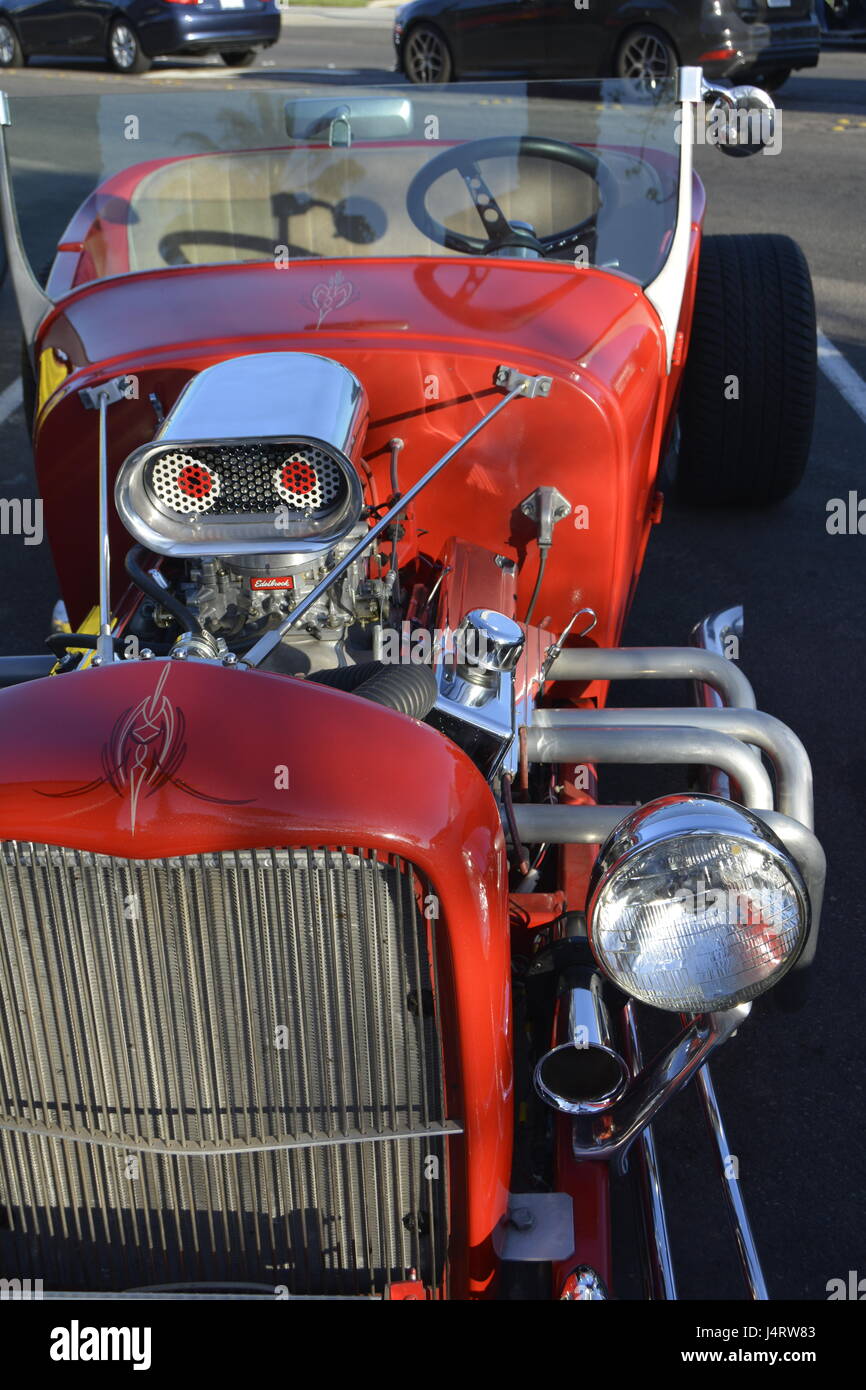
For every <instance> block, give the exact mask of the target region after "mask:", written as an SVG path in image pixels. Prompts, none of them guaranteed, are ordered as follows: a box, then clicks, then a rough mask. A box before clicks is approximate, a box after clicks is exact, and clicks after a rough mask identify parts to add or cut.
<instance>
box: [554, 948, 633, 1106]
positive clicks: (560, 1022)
mask: <svg viewBox="0 0 866 1390" xmlns="http://www.w3.org/2000/svg"><path fill="white" fill-rule="evenodd" d="M578 977H580V978H578ZM602 989H603V977H602V975H601V974H600V972H599V971H598V970H595V969H593V968H592V967H591V966H586V967H583V968H580V967H577V968H575V969H573V970H571V971H570V972H569V974H568V977H567V980H566V983H565V988H564V989H563V990H562V991H561V993H560V994H559V997H558V999H557V1002H556V1013H555V1016H554V1024H553V1046H552V1047H551V1048H550V1050H549V1051H548V1052H545V1054H544V1056H543V1057H542V1058H540V1060H539V1061H538V1063H537V1064H536V1067H535V1075H534V1077H533V1081H534V1084H535V1089H536V1091H537V1093H538V1095H539V1096H540V1097H541V1099H542V1100H543V1101H544V1102H545V1103H546V1104H547V1105H549V1106H551V1107H552V1109H554V1110H558V1111H560V1113H562V1114H565V1115H595V1114H598V1113H599V1111H602V1110H607V1109H609V1107H610V1106H612V1105H613V1104H614V1103H615V1101H617V1100H618V1099H619V1097H620V1096H621V1095H622V1093H623V1091H624V1090H625V1087H626V1084H627V1082H628V1076H629V1072H628V1067H627V1065H626V1063H625V1061H624V1059H623V1058H622V1057H621V1056H620V1054H619V1053H618V1052H617V1050H616V1048H615V1047H614V1046H613V1043H612V1033H611V1026H610V1016H609V1014H608V1010H607V1005H606V1004H605V1002H604V997H603V992H602Z"/></svg>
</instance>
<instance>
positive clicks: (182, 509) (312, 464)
mask: <svg viewBox="0 0 866 1390" xmlns="http://www.w3.org/2000/svg"><path fill="white" fill-rule="evenodd" d="M368 418H369V411H368V406H367V399H366V394H365V392H364V388H363V387H362V385H361V383H360V382H359V381H358V379H357V377H356V376H354V374H353V373H352V372H350V371H349V370H348V369H347V368H346V367H344V366H342V365H341V364H340V363H338V362H334V361H332V360H331V359H330V358H326V357H319V356H315V355H313V354H312V353H305V352H268V353H254V354H250V355H249V356H245V357H236V358H231V359H228V360H226V361H224V362H218V363H216V364H215V365H214V366H212V367H208V368H206V369H205V370H204V371H202V372H199V374H198V375H197V376H195V377H193V379H192V380H191V381H190V382H189V383H188V384H187V386H186V387H185V388H184V389H183V391H182V392H181V394H180V396H179V397H178V400H177V402H176V403H175V405H174V407H173V408H172V410H171V411H170V412H169V414H168V415H167V416H166V418H165V420H164V421H163V423H162V424H161V426H160V428H159V430H158V432H157V434H156V436H155V438H154V440H153V441H152V443H150V444H147V445H144V446H143V447H142V448H140V449H137V450H135V451H134V453H132V454H130V456H129V458H128V459H127V460H126V462H125V463H124V465H123V467H122V468H121V470H120V472H119V474H118V479H117V486H116V502H117V509H118V512H119V514H120V516H121V518H122V520H123V522H124V524H125V525H126V527H127V529H128V530H129V531H130V532H131V534H132V535H133V536H134V537H135V538H136V540H138V541H139V542H140V543H141V544H142V545H143V546H145V547H146V548H147V549H148V550H151V551H155V552H156V553H157V554H161V555H166V556H170V557H177V558H184V559H186V560H188V561H189V562H190V569H189V574H188V579H187V581H186V583H185V585H184V588H185V592H186V599H187V602H188V604H189V606H190V607H191V608H192V609H193V611H195V612H196V613H197V614H198V615H199V616H200V617H201V619H202V620H203V621H204V622H205V623H206V624H207V625H208V627H211V628H212V629H213V630H215V631H222V633H223V635H227V634H228V633H229V632H234V633H239V632H241V631H243V630H244V628H245V627H248V626H250V625H252V626H253V627H256V626H258V625H260V624H261V623H262V622H267V620H268V619H269V618H270V617H271V615H274V614H275V615H277V616H282V615H284V614H285V613H287V612H289V611H290V610H291V608H292V607H293V606H294V604H295V603H297V601H298V600H299V599H300V598H302V597H303V596H304V595H305V594H307V593H309V592H310V590H311V589H312V588H313V587H314V586H315V585H316V584H317V583H318V582H319V581H320V580H321V579H322V578H323V576H324V575H325V574H326V573H327V572H328V570H329V569H331V568H332V567H333V565H334V564H335V563H336V562H337V560H338V559H339V558H341V556H342V555H345V554H346V552H347V550H348V549H349V548H350V547H351V546H352V544H354V542H355V541H357V539H358V538H359V536H361V535H363V534H364V532H365V529H366V527H365V524H364V522H363V521H362V519H361V518H362V512H363V506H364V499H363V491H362V485H361V479H360V473H359V465H360V461H361V450H362V448H363V443H364V439H365V435H366V428H367V422H368ZM364 574H365V569H364V566H363V562H359V563H358V565H356V566H352V568H351V569H350V570H349V571H348V572H347V574H346V576H345V577H344V578H343V581H342V582H341V583H340V584H339V585H335V587H334V590H333V592H332V593H329V594H328V595H326V596H325V598H324V599H323V602H322V605H321V609H319V608H316V609H315V610H314V611H313V612H311V614H310V619H309V622H308V623H307V624H306V625H305V627H306V630H307V631H308V632H309V631H311V630H315V629H316V628H317V627H319V628H321V629H322V630H323V635H324V634H325V633H330V632H331V631H339V630H341V629H342V628H344V627H345V625H346V623H347V622H349V621H353V620H354V619H355V617H356V616H358V615H357V611H356V604H355V599H356V595H357V592H358V590H359V589H360V588H362V587H363V584H364Z"/></svg>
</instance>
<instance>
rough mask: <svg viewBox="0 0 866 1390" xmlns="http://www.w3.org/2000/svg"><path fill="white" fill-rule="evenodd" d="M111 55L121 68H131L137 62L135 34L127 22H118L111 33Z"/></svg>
mask: <svg viewBox="0 0 866 1390" xmlns="http://www.w3.org/2000/svg"><path fill="white" fill-rule="evenodd" d="M111 56H112V57H113V59H114V61H115V63H116V64H117V66H118V67H119V68H131V67H132V65H133V63H134V62H135V35H134V34H133V32H132V30H131V29H127V27H126V25H125V24H116V25H115V26H114V30H113V31H112V35H111Z"/></svg>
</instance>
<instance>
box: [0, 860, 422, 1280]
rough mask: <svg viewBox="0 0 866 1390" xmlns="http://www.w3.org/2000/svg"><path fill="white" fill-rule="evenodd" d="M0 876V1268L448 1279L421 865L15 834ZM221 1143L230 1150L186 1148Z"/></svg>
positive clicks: (50, 1276) (95, 1274) (114, 1275)
mask: <svg viewBox="0 0 866 1390" xmlns="http://www.w3.org/2000/svg"><path fill="white" fill-rule="evenodd" d="M0 880H2V881H0V1116H2V1118H0V1205H2V1208H3V1212H2V1214H0V1274H2V1275H5V1276H10V1277H11V1276H18V1277H22V1278H23V1277H27V1276H28V1275H30V1276H31V1277H37V1278H42V1279H44V1280H45V1282H46V1285H47V1286H48V1287H51V1286H54V1287H65V1288H92V1289H95V1290H99V1289H106V1290H107V1289H116V1288H130V1287H136V1286H138V1285H142V1284H149V1283H174V1282H180V1283H186V1284H196V1283H200V1282H202V1281H205V1280H216V1281H224V1282H227V1281H228V1282H238V1281H244V1282H251V1283H259V1284H262V1283H264V1284H268V1283H272V1284H286V1285H287V1286H288V1287H289V1289H290V1291H291V1292H293V1293H345V1294H369V1293H373V1292H380V1291H381V1290H382V1289H383V1288H384V1286H385V1285H386V1284H387V1283H388V1282H389V1281H390V1280H392V1279H394V1278H404V1277H405V1274H406V1271H407V1270H408V1269H409V1268H411V1267H413V1266H414V1267H415V1268H417V1270H418V1272H419V1275H420V1277H421V1278H422V1279H424V1280H425V1281H426V1282H428V1283H431V1284H434V1285H437V1286H438V1284H439V1283H440V1282H441V1279H442V1277H443V1273H444V1270H443V1265H442V1261H443V1259H444V1252H445V1248H446V1233H447V1217H448V1213H447V1188H446V1180H445V1177H446V1174H445V1157H446V1147H447V1141H446V1139H445V1138H444V1137H442V1136H441V1135H437V1134H436V1133H426V1132H425V1130H430V1129H433V1130H436V1129H437V1128H438V1129H442V1128H443V1127H445V1111H444V1109H443V1104H442V1096H443V1084H442V1039H441V1032H440V1030H439V1027H438V1002H437V991H438V985H437V984H436V978H435V956H436V951H435V943H434V942H433V941H432V937H431V931H432V928H433V925H434V924H432V923H428V922H426V921H425V920H424V917H423V914H422V913H421V911H420V910H419V906H418V895H419V894H420V895H423V883H422V882H421V880H420V878H416V875H415V873H414V871H413V870H412V868H411V866H409V865H406V864H403V863H402V862H401V861H399V860H391V859H387V858H382V857H379V856H377V855H375V854H372V853H367V852H358V851H354V850H341V849H337V850H321V849H312V848H310V849H308V850H280V849H271V850H261V851H258V850H257V851H238V852H235V853H231V854H204V855H200V856H195V857H189V858H176V859H169V860H152V861H134V860H128V861H122V860H114V859H111V858H110V857H108V856H102V855H95V854H88V853H79V852H77V851H72V850H68V849H61V848H57V847H52V846H43V845H27V844H22V845H18V844H15V843H7V844H4V845H2V847H0ZM430 999H433V1001H434V1012H433V1014H431V1010H430V1008H429V1006H428V1001H429V1000H430ZM278 1028H280V1029H284V1030H285V1034H284V1035H281V1036H280V1038H279V1041H281V1042H285V1043H286V1044H287V1045H286V1046H278V1045H277V1042H278V1034H277V1029H278ZM16 1125H17V1126H19V1127H37V1128H38V1127H47V1129H48V1133H30V1134H28V1133H24V1132H21V1129H20V1128H19V1129H16V1128H15V1126H16ZM4 1126H5V1127H4ZM311 1134H312V1135H315V1136H320V1138H319V1139H317V1143H316V1146H315V1147H290V1146H289V1147H286V1145H289V1144H290V1141H291V1143H294V1144H299V1143H301V1144H302V1143H307V1142H309V1141H308V1139H307V1136H308V1135H311ZM413 1134H415V1135H417V1137H412V1136H413ZM398 1135H399V1136H405V1137H396V1136H398ZM100 1136H101V1137H102V1139H103V1140H104V1139H105V1136H108V1140H109V1142H108V1143H105V1144H101V1143H100ZM386 1136H387V1137H386ZM86 1140H91V1141H92V1142H84V1141H86ZM346 1140H350V1141H351V1142H346ZM219 1141H227V1142H230V1143H232V1144H234V1145H237V1146H240V1150H239V1152H236V1153H233V1154H226V1153H220V1152H211V1153H209V1154H206V1155H205V1154H199V1153H196V1152H195V1149H196V1146H197V1145H201V1144H204V1145H210V1146H211V1147H212V1148H213V1146H214V1145H217V1144H218V1143H219ZM166 1142H173V1143H174V1144H175V1145H176V1146H177V1148H176V1151H175V1152H173V1153H170V1154H168V1153H165V1152H162V1151H161V1147H164V1146H165V1143H166ZM268 1144H272V1145H273V1144H280V1145H283V1147H279V1148H274V1147H272V1148H270V1149H269V1148H267V1145H268ZM245 1145H253V1146H255V1151H254V1152H245V1151H244V1146H245ZM154 1146H157V1147H156V1148H155V1147H154ZM431 1156H432V1157H434V1158H435V1159H436V1160H437V1162H438V1164H439V1176H438V1180H436V1181H429V1180H428V1177H429V1174H427V1173H426V1162H427V1159H428V1157H431Z"/></svg>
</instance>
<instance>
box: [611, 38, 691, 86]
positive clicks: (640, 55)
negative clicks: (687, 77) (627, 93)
mask: <svg viewBox="0 0 866 1390" xmlns="http://www.w3.org/2000/svg"><path fill="white" fill-rule="evenodd" d="M678 63H679V58H678V57H677V51H676V49H675V48H674V46H673V44H672V43H671V41H670V39H669V38H668V36H667V34H664V33H662V31H661V29H655V28H653V26H652V25H651V24H639V25H638V26H637V28H635V29H629V31H628V33H627V34H624V35H623V38H622V42H621V43H620V45H619V48H618V49H617V51H616V58H615V60H614V72H615V74H616V76H617V77H621V78H623V79H624V80H625V81H626V82H634V83H635V84H636V86H637V87H638V88H639V90H640V91H644V92H649V91H652V90H653V89H654V87H655V86H656V85H657V84H658V83H659V82H664V81H665V80H666V79H668V78H671V77H673V75H674V73H675V72H676V69H677V64H678Z"/></svg>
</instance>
